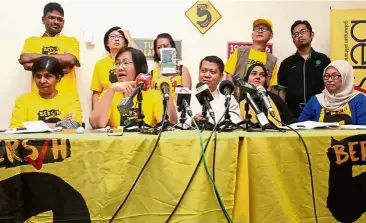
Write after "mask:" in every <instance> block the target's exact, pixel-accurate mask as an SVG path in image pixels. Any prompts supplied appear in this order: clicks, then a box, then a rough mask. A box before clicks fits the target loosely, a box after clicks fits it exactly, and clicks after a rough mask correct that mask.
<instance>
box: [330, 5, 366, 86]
mask: <svg viewBox="0 0 366 223" xmlns="http://www.w3.org/2000/svg"><path fill="white" fill-rule="evenodd" d="M330 37H331V47H330V55H331V60H332V61H333V60H346V61H348V62H349V63H351V64H352V66H353V68H354V70H355V86H356V87H355V88H356V89H357V90H360V91H362V92H364V93H366V83H364V82H365V81H366V57H365V48H366V9H349V10H331V34H330Z"/></svg>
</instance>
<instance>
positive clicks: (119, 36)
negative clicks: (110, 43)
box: [109, 35, 123, 39]
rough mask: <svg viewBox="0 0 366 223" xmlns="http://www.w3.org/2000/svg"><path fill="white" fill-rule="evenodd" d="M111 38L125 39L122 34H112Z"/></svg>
mask: <svg viewBox="0 0 366 223" xmlns="http://www.w3.org/2000/svg"><path fill="white" fill-rule="evenodd" d="M109 39H123V36H122V35H112V36H109Z"/></svg>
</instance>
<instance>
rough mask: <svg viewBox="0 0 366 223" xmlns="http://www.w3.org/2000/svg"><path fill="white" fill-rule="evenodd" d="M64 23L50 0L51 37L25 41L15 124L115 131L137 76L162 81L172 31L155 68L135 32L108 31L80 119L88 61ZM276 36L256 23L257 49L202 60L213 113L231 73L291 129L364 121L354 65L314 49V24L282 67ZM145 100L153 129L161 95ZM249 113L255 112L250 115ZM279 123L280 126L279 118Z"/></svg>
mask: <svg viewBox="0 0 366 223" xmlns="http://www.w3.org/2000/svg"><path fill="white" fill-rule="evenodd" d="M64 21H65V20H64V10H63V8H62V7H61V5H60V4H58V3H48V4H47V5H46V6H45V7H44V11H43V17H42V22H43V24H44V25H45V32H44V33H43V34H42V35H41V36H34V37H30V38H28V39H26V40H25V43H24V47H23V50H22V52H21V55H20V58H19V63H20V64H21V65H22V66H23V67H24V69H25V70H27V71H31V73H32V77H33V78H32V91H31V92H29V93H26V94H23V95H21V96H19V97H18V98H17V100H16V101H15V106H14V109H13V113H12V118H11V120H10V127H11V128H16V127H22V126H23V124H22V123H23V122H25V121H34V120H42V121H44V122H46V123H48V124H49V125H51V126H57V125H59V124H60V122H62V121H64V120H73V121H75V122H77V123H78V124H79V125H81V124H82V122H83V120H88V119H89V122H90V124H91V126H92V127H93V128H102V127H106V126H110V127H117V126H120V125H123V123H125V121H126V120H127V119H131V118H134V117H135V115H136V112H135V109H136V106H137V104H136V100H134V106H133V108H132V110H131V112H130V114H128V115H127V116H126V117H121V115H120V113H119V111H118V109H117V105H118V104H119V103H120V101H121V100H122V99H123V98H124V97H126V96H128V95H130V94H131V92H132V91H133V90H134V89H135V88H136V82H135V80H136V77H137V75H138V74H140V73H144V74H147V73H149V74H150V75H152V81H153V82H156V81H157V80H158V79H159V78H160V77H161V72H160V56H161V55H160V49H162V48H176V46H175V43H174V40H173V38H172V36H171V35H170V34H168V33H161V34H159V35H157V37H156V39H155V40H154V51H155V55H154V61H155V62H156V64H157V66H156V67H155V68H154V69H153V70H151V71H149V70H148V66H147V61H146V57H145V56H144V54H143V53H142V52H141V51H140V50H139V49H138V46H137V44H136V43H135V42H134V41H133V39H132V38H131V36H130V33H129V31H127V30H123V29H122V28H121V27H117V26H116V27H112V28H110V29H109V30H108V31H107V32H106V33H105V35H104V47H105V49H106V51H107V52H108V55H107V56H106V57H104V58H102V59H100V60H99V61H97V62H96V64H95V67H94V72H93V78H92V83H91V86H90V90H91V91H92V92H93V96H92V113H91V116H90V117H82V111H81V106H80V101H79V96H78V90H77V85H76V75H77V74H76V72H75V67H78V66H80V65H81V64H82V63H81V62H82V61H81V59H80V55H79V42H78V40H77V39H76V38H74V37H68V36H65V35H63V34H61V32H62V30H63V27H64ZM273 35H274V29H273V24H272V22H271V21H270V20H268V19H256V20H255V21H254V22H253V30H252V40H253V45H252V46H251V47H239V48H238V49H236V50H235V51H234V53H233V54H232V55H231V57H230V58H229V59H228V60H227V62H226V64H224V62H223V61H222V60H221V59H220V58H219V57H217V56H207V57H205V58H204V59H202V61H201V63H200V67H199V82H202V83H205V84H207V85H208V86H209V89H210V91H211V93H212V95H213V98H214V100H213V101H211V104H212V105H213V107H215V109H214V111H215V112H217V113H223V112H224V108H223V107H224V106H223V105H224V100H225V99H224V96H223V95H222V94H221V93H220V92H219V91H218V85H219V83H220V82H221V81H222V79H223V78H224V72H225V73H226V79H228V80H233V77H234V76H238V77H241V78H244V80H245V81H246V82H248V83H249V84H251V85H253V86H255V87H256V86H259V85H260V86H263V87H265V88H266V89H267V93H268V95H269V99H270V103H271V104H272V107H273V108H274V111H275V117H276V120H281V121H282V122H284V123H286V124H290V123H293V122H296V121H306V120H313V121H322V122H341V123H343V124H358V125H363V124H366V98H365V95H364V94H363V93H360V92H357V91H355V90H354V88H353V87H354V82H353V81H354V72H353V69H352V66H351V65H350V64H349V63H348V62H346V61H333V62H331V61H330V59H329V58H328V57H327V56H326V55H324V54H322V53H319V52H316V51H315V50H314V49H313V48H312V47H311V41H312V40H313V37H314V32H313V30H312V27H311V25H310V24H309V22H307V21H300V20H298V21H296V22H295V23H294V24H293V25H292V27H291V36H292V38H293V42H294V44H295V46H296V47H297V51H296V53H294V54H293V55H291V56H289V57H288V58H286V59H285V60H283V61H282V62H281V63H280V66H277V64H278V60H277V57H275V56H274V55H272V54H270V53H268V52H266V50H265V49H266V44H267V43H268V41H269V40H270V39H272V37H273ZM176 70H177V72H176V73H175V74H171V75H168V76H167V77H168V78H170V79H171V80H172V81H174V82H175V83H177V85H179V86H182V87H185V88H189V89H191V88H192V80H191V75H190V72H189V69H188V68H187V67H186V66H184V65H180V64H177V69H176ZM172 97H173V99H174V96H172ZM143 98H144V100H143V102H142V110H143V113H144V121H145V122H146V123H147V124H148V125H150V126H155V125H156V124H157V123H159V122H160V121H161V120H162V116H163V113H164V111H163V110H164V109H163V102H162V101H163V96H162V94H161V91H158V90H156V89H153V88H152V89H149V90H148V91H144V92H143ZM253 98H254V100H255V101H256V102H257V104H258V105H259V107H260V108H261V109H262V110H263V111H265V112H266V113H267V111H266V108H265V106H263V105H262V104H261V101H260V100H259V98H258V97H256V96H255V95H253ZM191 100H193V101H192V102H191V104H192V110H193V111H195V114H194V117H195V118H196V119H200V117H201V115H200V108H198V107H199V106H200V105H199V104H198V103H195V97H194V96H193V97H192V99H191ZM195 104H197V107H195ZM229 110H230V112H231V113H232V114H233V115H232V119H233V120H237V121H240V120H243V119H244V117H245V114H244V102H243V101H242V102H237V101H236V100H235V99H233V100H232V105H231V106H230V108H229ZM250 112H251V113H253V111H252V110H250ZM167 114H168V117H169V121H170V122H171V123H173V124H174V123H177V121H178V112H177V109H176V105H175V102H174V100H169V103H168V105H167ZM219 116H220V115H217V117H219ZM252 117H253V120H252V121H253V122H256V120H255V116H254V115H252ZM83 118H84V119H83ZM216 121H217V120H216ZM273 122H274V123H276V124H278V125H280V123H278V122H276V121H275V120H273Z"/></svg>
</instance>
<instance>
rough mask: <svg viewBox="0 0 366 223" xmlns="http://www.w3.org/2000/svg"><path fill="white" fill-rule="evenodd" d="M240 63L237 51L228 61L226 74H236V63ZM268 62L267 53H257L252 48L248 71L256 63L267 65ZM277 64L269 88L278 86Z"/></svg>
mask: <svg viewBox="0 0 366 223" xmlns="http://www.w3.org/2000/svg"><path fill="white" fill-rule="evenodd" d="M237 61H238V49H236V50H235V51H234V52H233V54H231V56H230V58H229V59H228V60H227V62H226V64H225V72H226V73H227V74H229V75H232V74H234V73H235V68H236V62H237ZM266 61H267V53H266V52H261V51H257V50H255V49H253V48H250V51H249V56H248V63H247V70H248V68H249V67H250V66H251V65H252V64H255V63H260V64H265V63H266ZM277 72H278V69H277V64H276V65H275V66H274V67H273V70H272V76H271V80H270V81H269V86H275V85H278V81H277V79H278V78H277Z"/></svg>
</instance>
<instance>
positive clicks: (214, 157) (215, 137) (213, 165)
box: [212, 120, 217, 182]
mask: <svg viewBox="0 0 366 223" xmlns="http://www.w3.org/2000/svg"><path fill="white" fill-rule="evenodd" d="M213 121H214V126H216V121H215V120H213ZM214 129H215V128H214ZM214 132H215V136H214V150H213V158H212V179H213V181H214V182H216V180H215V168H216V143H217V131H214Z"/></svg>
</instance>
